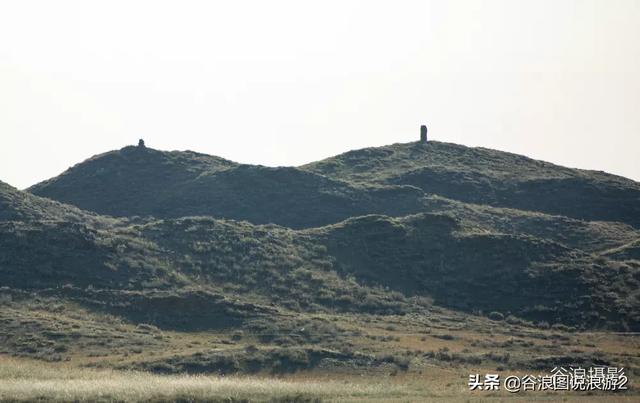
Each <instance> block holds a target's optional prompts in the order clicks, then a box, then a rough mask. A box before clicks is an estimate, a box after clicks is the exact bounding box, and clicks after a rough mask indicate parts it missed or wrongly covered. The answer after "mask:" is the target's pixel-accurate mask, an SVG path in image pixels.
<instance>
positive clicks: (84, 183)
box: [29, 147, 423, 228]
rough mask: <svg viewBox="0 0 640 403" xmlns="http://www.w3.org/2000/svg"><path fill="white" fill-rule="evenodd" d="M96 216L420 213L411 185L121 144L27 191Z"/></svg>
mask: <svg viewBox="0 0 640 403" xmlns="http://www.w3.org/2000/svg"><path fill="white" fill-rule="evenodd" d="M29 191H30V192H32V193H33V194H35V195H38V196H44V197H48V198H51V199H55V200H58V201H61V202H63V203H69V204H73V205H75V206H78V207H80V208H83V209H86V210H90V211H94V212H96V213H99V214H108V215H113V216H136V215H137V216H154V217H158V218H177V217H184V216H195V215H209V216H213V217H219V218H231V219H238V220H249V221H251V222H254V223H258V224H262V223H275V224H279V225H285V226H288V227H292V228H303V227H313V226H319V225H326V224H330V223H334V222H338V221H341V220H344V219H346V218H349V217H352V216H357V215H362V214H369V213H380V214H390V215H403V214H409V213H412V212H416V211H420V210H421V209H422V200H421V199H422V197H423V193H422V191H420V190H419V189H417V188H415V187H406V186H395V185H392V186H380V185H360V186H353V185H351V184H349V183H347V182H344V181H340V180H333V179H329V178H327V177H324V176H321V175H317V174H314V173H312V172H308V171H304V170H300V169H297V168H285V167H281V168H267V167H263V166H252V165H240V164H236V163H232V162H230V161H226V160H223V159H220V158H217V157H211V156H205V155H202V154H195V153H192V152H175V151H174V152H164V151H157V150H153V149H150V148H145V147H125V148H123V149H121V150H118V151H112V152H109V153H105V154H102V155H98V156H95V157H93V158H90V159H89V160H87V161H85V162H83V163H80V164H78V165H76V166H74V167H72V168H70V169H69V170H68V171H66V172H65V173H63V174H62V175H60V176H58V177H56V178H52V179H50V180H48V181H45V182H42V183H39V184H37V185H35V186H33V187H31V188H30V189H29Z"/></svg>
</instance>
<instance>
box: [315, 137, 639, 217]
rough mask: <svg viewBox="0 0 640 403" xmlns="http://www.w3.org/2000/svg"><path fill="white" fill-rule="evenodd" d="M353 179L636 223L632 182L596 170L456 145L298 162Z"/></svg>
mask: <svg viewBox="0 0 640 403" xmlns="http://www.w3.org/2000/svg"><path fill="white" fill-rule="evenodd" d="M302 168H304V169H307V170H309V171H312V172H317V173H320V174H323V175H326V176H328V177H331V178H336V179H343V180H348V181H351V182H354V183H380V184H396V185H412V186H416V187H419V188H420V189H422V190H424V191H425V192H426V193H431V194H437V195H441V196H444V197H447V198H450V199H455V200H459V201H463V202H469V203H475V204H486V205H491V206H499V207H511V208H515V209H521V210H531V211H540V212H545V213H549V214H557V215H564V216H567V217H572V218H577V219H582V220H588V221H619V222H624V223H627V224H630V225H633V226H634V227H636V228H638V227H640V184H638V183H637V182H634V181H632V180H629V179H626V178H622V177H619V176H615V175H610V174H606V173H604V172H597V171H585V170H579V169H571V168H565V167H561V166H558V165H554V164H551V163H548V162H544V161H537V160H533V159H530V158H527V157H524V156H521V155H517V154H511V153H506V152H502V151H496V150H490V149H486V148H471V147H465V146H461V145H457V144H450V143H441V142H437V141H430V142H428V143H426V144H425V143H418V142H415V143H404V144H393V145H390V146H385V147H377V148H365V149H362V150H354V151H349V152H347V153H344V154H341V155H338V156H335V157H331V158H327V159H325V160H322V161H319V162H314V163H311V164H308V165H306V166H304V167H302Z"/></svg>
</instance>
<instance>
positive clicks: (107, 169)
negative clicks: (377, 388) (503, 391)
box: [0, 143, 640, 401]
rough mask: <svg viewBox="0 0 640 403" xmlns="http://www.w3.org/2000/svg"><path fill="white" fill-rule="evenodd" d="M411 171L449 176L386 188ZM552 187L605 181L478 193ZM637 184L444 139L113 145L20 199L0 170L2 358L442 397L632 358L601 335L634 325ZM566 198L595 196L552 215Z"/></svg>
mask: <svg viewBox="0 0 640 403" xmlns="http://www.w3.org/2000/svg"><path fill="white" fill-rule="evenodd" d="M349 155H350V156H349ZM336 164H337V165H336ZM429 164H432V165H429ZM434 164H442V166H440V167H438V168H434V166H435V165H434ZM536 164H541V168H540V171H536V168H535V166H536ZM331 166H334V168H330V167H331ZM422 169H434V170H436V171H438V172H440V173H433V174H430V176H429V177H430V180H433V181H436V182H437V181H445V179H444V178H445V177H446V176H447V175H448V174H447V175H444V176H439V175H440V174H441V173H442V172H444V171H447V172H453V171H455V172H457V173H456V175H458V173H460V172H463V171H464V172H465V173H464V174H462V175H458V176H456V175H454V176H455V177H456V178H457V179H455V180H453V181H452V182H451V183H449V184H448V185H447V186H445V185H444V182H443V184H442V187H441V188H437V187H436V188H433V187H430V186H426V184H425V183H423V182H420V181H416V182H412V183H409V182H410V181H404V179H402V178H405V179H406V178H408V177H410V176H411V175H413V174H414V173H415V172H416V170H417V171H420V170H422ZM443 170H444V171H443ZM509 170H513V172H509ZM518 170H519V171H518ZM479 173H482V174H483V175H485V176H486V177H487V178H488V179H487V181H486V182H482V184H481V185H478V184H474V183H475V182H474V181H475V179H474V178H477V175H478V174H479ZM432 176H433V177H432ZM568 178H573V179H572V180H576V181H577V182H579V183H580V184H581V185H580V186H583V185H584V186H587V185H586V184H588V186H587V187H589V186H592V187H593V188H596V189H605V192H604V193H602V194H601V193H598V192H591V191H590V192H586V193H581V192H580V191H577V192H575V193H572V192H574V191H575V189H574V188H567V189H566V192H568V193H570V194H569V195H564V196H562V197H558V198H557V201H558V203H557V204H554V203H551V205H552V207H553V208H549V209H547V208H546V207H545V205H544V203H542V201H541V202H540V206H541V208H540V209H538V210H540V211H534V210H536V209H533V208H531V209H522V208H515V207H521V205H520V204H518V203H524V201H522V200H520V199H518V197H522V198H524V197H525V196H526V197H530V198H535V197H538V198H541V197H542V195H535V194H533V193H536V192H533V191H531V192H530V193H528V194H527V193H526V192H525V193H517V195H519V196H518V197H516V196H513V195H512V196H509V197H511V199H509V198H508V197H507V196H504V197H502V196H501V197H499V198H495V197H494V196H496V195H498V194H500V192H507V190H505V189H513V188H514V187H516V188H517V187H518V186H524V185H523V183H526V182H527V181H534V182H535V181H543V180H548V181H551V182H553V181H554V180H558V181H561V182H562V181H564V180H568ZM576 178H577V179H576ZM551 182H547V183H551ZM454 185H455V186H454ZM485 185H486V186H485ZM456 186H457V187H456ZM545 186H546V185H545ZM553 186H555V185H553ZM553 186H551V187H549V188H548V191H549V192H556V191H557V189H556V188H554V187H553ZM636 187H637V184H636V183H635V182H632V181H628V180H626V179H623V178H617V177H613V176H610V175H606V174H601V173H591V172H585V171H577V170H571V169H567V168H562V167H555V166H553V165H551V164H546V163H539V162H536V161H532V160H528V159H526V158H524V157H518V156H514V155H511V154H506V153H500V152H493V151H490V150H483V149H467V148H465V147H461V146H453V145H446V144H442V143H433V144H427V145H426V146H425V145H424V144H413V143H411V144H404V145H392V146H388V147H382V148H377V149H371V150H358V151H354V152H352V153H347V154H344V155H342V156H337V157H334V159H332V160H328V161H323V162H319V163H317V164H312V165H309V166H305V167H302V168H292V167H278V168H268V167H263V166H252V165H244V164H237V163H233V162H230V161H226V160H223V159H221V158H217V157H211V156H206V155H202V154H197V153H193V152H164V151H157V150H153V149H150V148H145V147H125V148H123V149H121V150H117V151H111V152H108V153H105V154H101V155H98V156H96V157H93V158H91V159H89V160H87V161H85V162H83V163H80V164H78V165H76V166H74V167H73V168H71V169H69V170H68V171H67V172H65V173H63V174H62V175H60V176H58V177H56V178H52V179H50V180H48V181H45V182H43V183H40V184H38V185H35V186H34V187H32V188H31V189H29V190H30V191H29V192H26V191H19V190H17V189H15V188H12V187H11V186H9V185H6V184H4V183H1V182H0V323H1V324H2V326H0V360H2V359H3V354H9V355H12V356H17V357H28V358H30V359H38V360H41V361H54V362H57V361H64V365H69V366H72V367H73V366H77V367H82V368H86V367H87V366H92V367H107V368H111V369H127V370H130V369H134V370H144V371H151V372H155V373H162V374H167V373H215V374H232V373H243V374H255V373H258V374H274V373H277V374H280V375H282V374H286V373H290V372H296V371H309V372H312V373H314V374H330V376H335V374H340V376H358V377H360V376H364V375H366V376H372V377H374V378H372V379H376V381H377V380H378V379H379V378H380V377H385V376H397V375H398V373H399V372H400V373H402V374H405V375H407V376H409V375H408V374H412V375H411V376H415V377H418V378H417V379H420V385H422V384H423V383H424V379H423V372H424V374H426V375H424V377H429V379H430V380H431V381H433V374H434V373H438V374H442V377H443V378H442V379H443V381H442V382H443V384H444V385H454V386H451V387H452V388H453V387H457V386H455V385H457V383H456V382H458V381H459V379H458V378H459V372H460V371H463V372H464V373H465V374H468V373H475V372H478V371H479V369H478V368H481V369H482V370H483V371H485V372H486V371H495V370H496V368H502V370H509V371H512V370H513V371H533V370H536V371H539V370H548V369H550V368H551V367H552V366H553V365H566V366H570V365H581V366H583V367H585V366H589V365H596V364H597V365H617V366H624V367H625V368H628V369H629V370H630V371H636V368H640V359H638V358H637V356H638V355H637V354H635V352H637V351H636V350H637V348H636V347H634V346H635V344H633V343H634V341H633V339H629V337H633V336H632V334H631V333H624V334H618V333H613V332H611V331H616V332H627V331H635V332H637V331H640V316H639V312H640V291H639V290H640V260H639V258H638V256H639V255H638V249H639V248H638V241H639V240H640V231H639V230H638V229H637V225H636V222H635V221H634V219H635V218H631V219H630V218H629V215H632V213H633V212H634V211H636V210H635V209H637V207H638V206H637V203H636V204H634V203H635V202H634V199H633V197H635V196H634V194H635V193H634V192H635V191H636V190H635V189H636ZM613 188H615V189H619V190H620V191H621V192H622V193H621V194H622V196H620V199H619V206H620V210H619V211H617V212H616V211H615V207H614V205H613V204H610V202H611V203H613V202H612V201H611V200H613V201H615V200H617V199H616V198H617V197H618V196H616V195H617V194H616V193H615V192H614V193H609V192H610V191H611V192H613V190H611V189H613ZM434 189H435V190H438V189H439V190H438V191H434ZM545 189H547V188H546V187H545ZM456 192H458V193H456ZM507 193H508V192H507ZM39 195H43V196H46V197H41V196H39ZM603 195H604V196H603ZM577 198H583V199H584V200H582V201H581V203H583V204H585V205H589V206H591V207H593V208H592V209H591V210H590V211H589V212H587V213H584V214H583V213H580V212H575V211H574V212H570V213H571V214H569V213H567V214H559V213H558V212H557V211H561V210H562V208H565V207H566V206H568V204H567V205H566V206H565V205H564V204H563V203H572V200H575V199H577ZM610 199H611V200H610ZM67 202H68V203H70V204H65V203H67ZM71 204H73V205H71ZM512 204H514V205H516V206H515V207H514V206H513V205H512ZM562 206H565V207H562ZM578 206H582V204H580V205H578ZM594 206H606V207H607V208H610V209H613V210H612V211H608V212H607V211H599V210H598V208H596V207H594ZM545 210H549V211H545ZM106 214H108V215H106ZM582 215H591V216H593V217H597V219H595V218H594V219H589V220H587V219H585V218H584V217H583V216H582ZM605 219H610V221H606V220H605ZM594 330H598V332H594ZM600 332H604V333H600ZM630 346H631V347H630ZM67 361H69V363H67ZM551 364H552V366H550V365H551ZM61 365H62V364H61ZM452 368H463V369H460V370H454V371H452ZM446 374H448V375H446ZM452 374H454V375H455V376H454V375H452ZM633 374H634V375H635V372H634V373H633ZM2 376H3V375H2V373H1V371H0V379H3V378H2ZM439 376H440V375H439ZM454 378H455V379H454ZM447 387H449V386H447ZM294 401H295V400H294Z"/></svg>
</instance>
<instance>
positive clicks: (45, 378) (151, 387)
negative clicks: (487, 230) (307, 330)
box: [0, 358, 419, 402]
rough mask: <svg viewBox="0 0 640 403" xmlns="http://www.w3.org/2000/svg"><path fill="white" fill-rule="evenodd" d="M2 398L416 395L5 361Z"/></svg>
mask: <svg viewBox="0 0 640 403" xmlns="http://www.w3.org/2000/svg"><path fill="white" fill-rule="evenodd" d="M0 364H1V365H0V401H6V400H9V401H35V400H44V401H60V402H67V401H113V400H116V401H127V402H128V401H131V402H135V401H150V400H151V401H153V400H156V401H158V400H160V401H163V400H164V401H174V400H178V399H187V400H195V401H203V400H205V401H206V400H209V401H210V400H221V401H222V400H224V401H244V400H249V401H266V400H276V401H277V400H279V399H280V400H287V399H289V400H290V399H294V398H297V399H299V400H303V401H306V400H308V399H311V400H313V399H319V400H320V399H321V400H339V401H358V400H368V399H369V398H373V399H392V400H393V399H397V398H400V399H403V398H404V399H410V400H411V399H414V398H418V399H419V397H418V396H416V395H415V391H412V390H409V389H407V388H403V387H402V386H401V385H390V384H384V385H383V384H379V383H373V382H366V383H356V382H351V381H339V380H305V379H292V380H282V379H276V378H267V377H262V378H261V377H241V376H238V377H215V376H191V375H173V376H163V375H153V374H148V373H143V372H125V371H112V370H93V369H81V368H74V367H70V366H65V365H47V364H41V363H37V362H25V361H22V360H15V359H7V358H4V359H2V360H0Z"/></svg>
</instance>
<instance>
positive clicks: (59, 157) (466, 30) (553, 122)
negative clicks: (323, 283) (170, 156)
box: [0, 0, 640, 188]
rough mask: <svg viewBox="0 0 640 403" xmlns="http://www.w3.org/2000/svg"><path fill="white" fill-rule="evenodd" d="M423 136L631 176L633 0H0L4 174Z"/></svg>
mask: <svg viewBox="0 0 640 403" xmlns="http://www.w3.org/2000/svg"><path fill="white" fill-rule="evenodd" d="M421 123H427V124H428V126H429V135H430V138H433V139H436V140H441V141H448V142H456V143H461V144H465V145H470V146H484V147H489V148H496V149H500V150H506V151H511V152H516V153H521V154H525V155H528V156H531V157H534V158H539V159H544V160H548V161H551V162H554V163H558V164H561V165H567V166H571V167H579V168H589V169H599V170H605V171H608V172H612V173H616V174H620V175H624V176H627V177H630V178H633V179H636V180H640V1H637V0H629V1H615V0H602V1H588V0H575V1H571V0H566V1H562V0H552V1H543V0H534V1H516V0H504V1H480V0H469V1H402V0H395V1H371V0H369V1H345V0H340V1H327V0H323V1H314V2H311V1H237V0H234V1H225V2H222V1H220V2H214V1H201V2H196V1H184V0H182V1H170V2H168V1H157V0H156V1H133V0H127V1H113V0H111V1H87V0H84V1H60V0H57V1H39V2H36V1H25V0H21V1H1V2H0V180H3V181H5V182H8V183H10V184H12V185H14V186H17V187H19V188H24V187H27V186H29V185H32V184H34V183H36V182H38V181H40V180H43V179H46V178H49V177H51V176H55V175H57V174H59V173H60V172H62V171H63V170H65V169H67V168H68V167H69V166H71V165H73V164H75V163H77V162H80V161H82V160H84V159H86V158H88V157H90V156H91V155H94V154H97V153H101V152H104V151H107V150H111V149H117V148H121V147H123V146H125V145H129V144H135V143H136V142H137V140H138V138H144V139H145V141H146V143H147V145H148V146H150V147H153V148H159V149H165V150H173V149H179V150H184V149H191V150H195V151H200V152H204V153H208V154H214V155H219V156H222V157H225V158H228V159H231V160H235V161H239V162H245V163H256V164H258V163H259V164H264V165H299V164H303V163H306V162H310V161H314V160H318V159H321V158H325V157H329V156H331V155H335V154H338V153H341V152H344V151H347V150H350V149H354V148H362V147H368V146H378V145H384V144H390V143H395V142H407V141H414V140H416V139H418V136H419V125H420V124H421Z"/></svg>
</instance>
